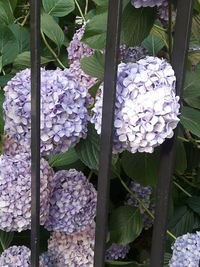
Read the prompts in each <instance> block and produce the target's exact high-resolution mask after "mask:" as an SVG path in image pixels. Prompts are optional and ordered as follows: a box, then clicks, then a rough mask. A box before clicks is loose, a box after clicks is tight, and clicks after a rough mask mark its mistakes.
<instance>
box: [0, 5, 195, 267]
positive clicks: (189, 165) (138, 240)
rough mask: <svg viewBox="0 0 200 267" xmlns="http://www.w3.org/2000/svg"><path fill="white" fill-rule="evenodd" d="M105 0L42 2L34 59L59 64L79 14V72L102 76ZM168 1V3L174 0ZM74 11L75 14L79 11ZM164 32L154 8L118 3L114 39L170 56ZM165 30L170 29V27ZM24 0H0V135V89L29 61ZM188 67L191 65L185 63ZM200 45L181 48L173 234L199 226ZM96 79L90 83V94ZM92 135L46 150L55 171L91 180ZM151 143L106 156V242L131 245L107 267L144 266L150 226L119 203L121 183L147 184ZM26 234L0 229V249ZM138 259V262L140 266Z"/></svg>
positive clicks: (95, 142) (152, 167)
mask: <svg viewBox="0 0 200 267" xmlns="http://www.w3.org/2000/svg"><path fill="white" fill-rule="evenodd" d="M107 4H108V3H107V0H93V1H91V0H90V1H83V0H76V1H75V0H68V1H66V0H42V12H41V65H42V66H43V67H46V68H47V69H55V68H56V67H60V68H67V67H68V66H69V65H68V61H67V50H66V48H67V46H68V44H69V42H70V40H71V39H72V37H73V34H74V32H75V31H76V29H77V28H79V27H80V23H81V22H82V18H81V16H80V13H82V15H83V16H84V17H85V20H89V22H88V24H87V27H86V31H85V34H84V37H83V39H82V41H83V42H84V43H86V44H88V45H89V46H90V47H91V48H94V49H95V50H96V52H95V54H94V55H93V56H91V57H87V58H84V59H82V61H81V67H82V69H83V70H84V71H85V73H87V74H89V75H91V76H93V77H97V78H100V79H101V80H103V70H104V55H102V54H101V53H100V52H99V50H102V49H105V42H106V24H107ZM174 4H176V1H174ZM80 11H81V12H80ZM170 34H171V33H170V32H169V31H168V30H167V29H165V28H164V27H163V26H162V24H161V23H160V22H159V21H158V20H157V17H156V10H155V9H154V8H140V9H135V8H133V6H132V5H131V4H130V1H129V0H124V1H123V18H122V30H121V44H125V45H127V46H135V45H140V44H143V45H144V47H145V48H147V49H148V51H149V53H150V54H151V55H162V56H164V57H166V58H169V56H170V38H169V35H170ZM172 35H173V33H172ZM29 39H30V3H29V1H27V0H0V88H1V90H0V134H1V137H3V135H4V134H5V133H4V130H3V128H4V120H3V112H2V103H3V101H4V94H3V90H2V89H3V87H4V86H5V85H6V83H7V82H8V81H9V80H10V79H11V78H12V77H13V76H14V75H15V74H16V73H17V72H18V71H20V70H22V69H25V68H29V67H30V41H29ZM190 47H200V1H199V0H196V1H195V8H194V15H193V25H192V34H191V40H190ZM194 64H195V65H196V68H195V71H194V67H193V65H194ZM199 84H200V51H189V53H188V62H187V75H186V81H185V85H184V93H183V101H182V112H181V116H180V118H181V123H180V127H179V136H178V143H177V149H176V166H175V171H174V174H173V188H172V194H171V200H170V211H169V220H168V230H170V232H171V233H173V235H174V236H176V237H178V236H180V235H182V234H185V233H187V232H194V231H196V230H199V229H200V205H199V203H200V195H199V190H200V86H199ZM98 86H99V84H97V85H96V86H95V87H93V88H90V89H89V91H90V93H91V95H93V96H95V93H96V91H97V89H98ZM99 150H100V149H99V136H98V135H97V133H96V131H95V130H94V127H93V126H92V125H89V132H88V136H87V138H86V139H85V140H81V142H80V143H79V144H78V145H77V146H76V147H75V148H72V149H70V150H69V151H68V152H66V153H64V154H60V155H55V156H49V157H48V160H49V163H50V165H51V166H52V167H53V168H54V169H55V170H61V169H70V168H76V169H78V170H81V171H83V172H84V173H85V174H86V175H88V176H89V178H90V179H91V181H92V182H93V183H94V185H95V186H96V183H97V174H98V156H99ZM158 166H159V149H157V150H156V151H155V153H153V154H146V153H136V154H131V153H129V152H124V153H122V154H121V155H120V156H119V157H113V161H112V176H111V178H112V180H111V199H110V213H109V238H108V243H112V242H115V243H118V244H127V243H130V242H131V251H130V253H129V254H128V256H127V258H126V259H125V260H124V261H121V262H120V261H118V262H110V263H108V266H116V265H119V266H147V265H148V260H147V259H148V257H149V253H150V244H151V234H152V229H149V230H148V231H145V230H144V229H143V225H142V220H141V215H140V213H139V211H138V209H137V208H134V207H129V206H123V199H124V196H125V195H126V193H127V185H128V183H129V182H130V181H131V179H133V180H134V181H137V182H138V183H140V184H142V185H143V186H146V185H150V186H152V188H153V192H154V193H153V195H152V201H154V199H155V188H156V182H157V177H158ZM41 233H42V244H41V251H44V250H46V245H47V244H46V240H47V238H48V235H49V234H48V232H46V231H45V230H44V229H42V228H41ZM173 241H174V240H173V239H172V238H171V237H170V236H167V242H166V256H165V264H166V266H167V262H168V260H169V258H170V257H171V254H170V253H171V249H170V247H171V244H172V243H173ZM29 242H30V232H29V231H25V232H22V233H20V234H19V233H4V232H2V231H1V232H0V249H1V251H3V250H4V249H6V248H7V247H9V246H10V245H11V244H25V245H27V246H29ZM145 262H146V265H145Z"/></svg>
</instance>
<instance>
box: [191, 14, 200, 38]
mask: <svg viewBox="0 0 200 267" xmlns="http://www.w3.org/2000/svg"><path fill="white" fill-rule="evenodd" d="M199 32H200V14H197V15H195V16H193V21H192V33H193V34H194V36H195V38H196V40H198V42H199V43H200V36H199Z"/></svg>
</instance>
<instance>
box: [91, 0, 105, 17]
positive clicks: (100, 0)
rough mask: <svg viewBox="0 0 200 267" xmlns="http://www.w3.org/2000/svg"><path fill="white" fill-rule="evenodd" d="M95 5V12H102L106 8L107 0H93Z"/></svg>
mask: <svg viewBox="0 0 200 267" xmlns="http://www.w3.org/2000/svg"><path fill="white" fill-rule="evenodd" d="M93 2H95V4H96V5H97V8H96V10H97V14H100V13H103V12H105V11H107V10H108V0H93Z"/></svg>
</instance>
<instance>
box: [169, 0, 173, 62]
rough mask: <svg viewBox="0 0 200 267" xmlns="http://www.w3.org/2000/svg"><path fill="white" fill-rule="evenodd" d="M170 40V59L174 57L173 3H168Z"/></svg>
mask: <svg viewBox="0 0 200 267" xmlns="http://www.w3.org/2000/svg"><path fill="white" fill-rule="evenodd" d="M168 17H169V21H168V38H169V58H170V60H171V57H172V2H171V0H169V1H168Z"/></svg>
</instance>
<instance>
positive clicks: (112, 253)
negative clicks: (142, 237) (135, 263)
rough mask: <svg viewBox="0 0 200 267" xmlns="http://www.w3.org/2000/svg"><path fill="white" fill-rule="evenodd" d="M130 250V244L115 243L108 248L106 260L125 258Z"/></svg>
mask: <svg viewBox="0 0 200 267" xmlns="http://www.w3.org/2000/svg"><path fill="white" fill-rule="evenodd" d="M129 250H130V246H129V244H127V245H118V244H115V243H113V244H112V245H111V246H110V247H109V248H108V249H107V250H106V260H110V261H115V260H118V259H124V258H125V257H126V255H127V254H128V252H129Z"/></svg>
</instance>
